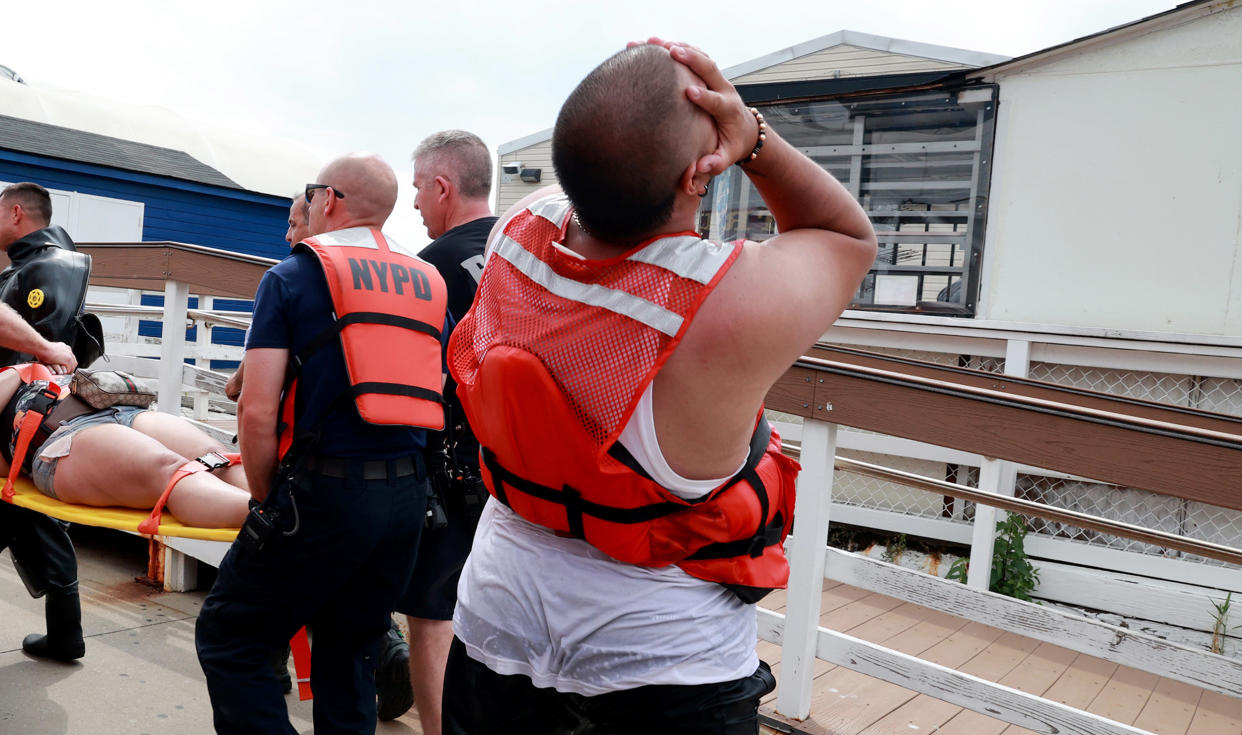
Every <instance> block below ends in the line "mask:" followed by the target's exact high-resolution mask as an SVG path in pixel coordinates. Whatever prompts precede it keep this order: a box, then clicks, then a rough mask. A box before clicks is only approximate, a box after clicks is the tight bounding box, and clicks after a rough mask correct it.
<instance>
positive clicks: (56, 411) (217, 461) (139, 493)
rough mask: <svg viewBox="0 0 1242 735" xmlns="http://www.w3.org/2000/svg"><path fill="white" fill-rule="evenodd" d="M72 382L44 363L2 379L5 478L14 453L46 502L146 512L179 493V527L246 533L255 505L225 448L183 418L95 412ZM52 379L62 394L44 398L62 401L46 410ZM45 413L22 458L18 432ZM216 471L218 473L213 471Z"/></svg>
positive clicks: (174, 500)
mask: <svg viewBox="0 0 1242 735" xmlns="http://www.w3.org/2000/svg"><path fill="white" fill-rule="evenodd" d="M70 378H71V376H70V375H53V374H51V372H50V371H48V370H47V369H46V368H45V367H44V366H42V365H39V364H37V363H33V364H27V365H15V366H13V367H11V368H6V369H4V370H3V371H0V407H2V408H0V455H2V458H0V472H3V474H4V475H9V474H10V466H11V464H12V463H13V461H14V460H13V457H14V454H15V453H16V454H19V455H21V454H24V461H23V460H19V461H21V463H22V468H21V469H22V474H25V475H27V476H28V477H30V479H31V480H32V481H33V482H34V485H35V487H36V488H38V489H39V491H40V492H42V493H43V494H44V495H47V496H49V497H52V498H56V499H58V500H60V501H62V502H65V503H70V504H74V505H89V506H121V507H125V508H138V509H143V510H146V509H150V508H153V507H155V506H156V504H157V502H158V501H159V500H160V497H161V495H163V494H164V492H165V490H166V489H167V488H168V487H169V486H170V485H172V492H171V494H169V496H168V498H167V508H168V510H169V511H170V512H171V513H172V514H173V515H175V516H176V517H177V520H179V521H181V523H183V524H185V525H187V526H198V527H201V528H239V527H240V526H241V525H242V522H243V521H244V520H245V518H246V513H247V511H248V509H249V506H248V504H249V501H250V493H249V491H248V490H247V489H246V488H247V484H246V475H245V473H244V472H243V471H242V466H241V465H240V464H238V463H236V462H233V463H228V462H227V461H226V460H225V458H224V457H223V454H224V453H225V452H227V451H229V450H228V449H227V448H226V447H225V446H224V445H223V444H221V443H220V442H218V441H216V440H214V439H212V438H211V437H209V436H208V435H207V434H205V433H203V432H202V431H200V430H199V429H198V428H196V427H195V426H194V425H192V424H191V423H190V422H188V421H186V420H185V419H183V418H181V417H179V416H172V415H169V414H164V413H158V412H155V411H149V410H147V409H142V408H135V407H133V406H113V407H111V408H105V409H95V408H92V407H90V406H89V405H87V404H85V403H84V402H82V401H80V400H79V399H78V398H77V397H76V396H73V395H69V389H68V385H69V381H70ZM49 380H50V381H52V382H53V383H54V384H55V386H56V387H53V388H51V389H50V391H47V392H48V393H57V392H58V393H61V394H62V396H63V397H61V398H60V399H59V400H57V401H55V403H52V404H51V406H50V410H47V408H46V405H47V403H48V398H46V397H43V398H40V396H45V395H46V394H45V389H47V388H48V382H49ZM57 387H59V390H57ZM41 405H42V406H44V407H45V408H44V409H43V410H47V416H46V417H45V418H44V419H43V420H42V421H41V422H40V423H41V424H42V426H43V430H42V431H31V432H30V434H31V436H32V438H31V439H30V444H29V446H28V447H26V448H25V452H24V453H23V452H22V451H21V450H22V447H21V442H20V441H19V438H20V436H19V435H20V433H21V432H20V431H19V427H20V426H21V425H22V421H23V419H24V418H25V417H26V416H27V414H28V410H30V409H33V410H34V411H35V412H38V411H40V406H41ZM66 418H67V420H66ZM62 422H63V423H62ZM213 455H214V456H213ZM195 458H200V460H199V461H200V462H201V464H200V463H196V462H195V461H194V460H195ZM187 465H188V466H187ZM210 465H220V466H219V467H217V468H215V469H211V470H210V471H207V470H208V468H209V466H210ZM226 465H227V466H226ZM183 468H184V469H185V472H179V471H180V470H182V469H183ZM176 475H181V476H180V477H175V476H176ZM143 530H145V529H143Z"/></svg>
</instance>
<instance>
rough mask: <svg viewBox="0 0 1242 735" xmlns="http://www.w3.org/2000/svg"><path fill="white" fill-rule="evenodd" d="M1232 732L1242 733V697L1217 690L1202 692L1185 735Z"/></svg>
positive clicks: (1214, 734) (1221, 734)
mask: <svg viewBox="0 0 1242 735" xmlns="http://www.w3.org/2000/svg"><path fill="white" fill-rule="evenodd" d="M1234 733H1242V699H1238V698H1236V697H1230V696H1227V695H1224V694H1220V693H1218V692H1204V693H1203V696H1202V697H1200V699H1199V707H1198V709H1196V710H1195V716H1194V717H1193V718H1192V719H1191V720H1190V727H1189V728H1188V729H1187V730H1186V735H1226V734H1228V735H1234Z"/></svg>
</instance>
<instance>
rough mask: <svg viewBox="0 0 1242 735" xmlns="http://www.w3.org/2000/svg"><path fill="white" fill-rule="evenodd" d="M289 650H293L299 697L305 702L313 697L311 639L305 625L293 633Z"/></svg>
mask: <svg viewBox="0 0 1242 735" xmlns="http://www.w3.org/2000/svg"><path fill="white" fill-rule="evenodd" d="M289 650H291V651H292V652H293V673H294V674H295V675H296V676H297V678H298V699H299V700H301V701H303V702H305V701H306V700H308V699H313V698H314V695H313V694H311V683H310V668H311V651H310V639H309V638H307V636H306V628H305V627H303V628H302V629H301V630H299V631H298V632H297V633H294V634H293V639H292V640H290V641H289Z"/></svg>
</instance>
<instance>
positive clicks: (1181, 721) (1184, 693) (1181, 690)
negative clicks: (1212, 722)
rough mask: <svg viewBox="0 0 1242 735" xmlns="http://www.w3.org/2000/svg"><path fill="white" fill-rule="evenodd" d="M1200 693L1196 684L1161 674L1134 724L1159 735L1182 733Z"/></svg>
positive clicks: (1195, 707)
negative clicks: (1166, 677) (1164, 676)
mask: <svg viewBox="0 0 1242 735" xmlns="http://www.w3.org/2000/svg"><path fill="white" fill-rule="evenodd" d="M1203 694H1204V690H1202V689H1200V688H1199V687H1196V686H1191V685H1190V684H1185V683H1183V682H1180V681H1173V680H1172V679H1165V678H1163V677H1162V678H1161V679H1160V681H1159V682H1157V683H1156V688H1155V689H1154V690H1153V691H1152V693H1151V696H1150V697H1149V698H1148V699H1147V705H1146V706H1145V707H1143V711H1142V712H1140V713H1139V716H1138V719H1136V720H1135V721H1134V726H1135V727H1141V728H1143V729H1144V730H1150V731H1152V732H1155V733H1160V735H1185V733H1186V730H1187V729H1188V728H1189V727H1190V721H1191V720H1193V719H1194V716H1195V710H1196V709H1197V708H1198V707H1199V700H1200V699H1201V698H1202V697H1203Z"/></svg>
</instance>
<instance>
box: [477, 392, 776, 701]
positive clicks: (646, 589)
mask: <svg viewBox="0 0 1242 735" xmlns="http://www.w3.org/2000/svg"><path fill="white" fill-rule="evenodd" d="M651 390H652V389H651V386H650V385H648V386H647V389H646V390H645V391H644V392H643V396H642V398H641V399H640V401H639V404H638V407H637V408H636V409H635V411H634V415H633V416H631V417H630V420H629V423H627V424H626V426H625V428H624V429H623V430H622V433H621V437H620V439H619V441H620V442H621V444H622V446H624V447H625V448H626V449H627V450H629V452H630V454H631V455H633V456H634V459H635V460H636V461H637V462H638V463H639V465H641V466H642V468H643V469H644V470H646V471H647V473H648V474H649V475H651V477H652V478H653V479H655V480H656V482H658V483H659V484H661V485H663V486H664V487H665V488H667V489H668V490H669V491H670V492H672V493H674V494H675V495H677V496H679V497H682V498H687V499H691V498H696V497H700V496H702V495H705V494H707V493H708V492H711V491H712V490H713V489H715V488H716V487H718V486H720V485H721V484H722V483H723V482H724V481H725V480H727V479H728V478H727V477H725V478H720V479H717V480H687V479H685V478H683V477H681V476H680V475H678V474H677V473H675V472H673V470H672V469H671V468H670V467H669V466H668V462H667V461H666V460H665V458H664V454H663V452H661V451H660V445H659V441H658V440H657V438H656V433H655V420H654V417H653V416H652V401H651ZM742 464H745V458H743V459H742ZM738 469H741V465H739V467H738ZM457 594H458V599H457V610H456V612H455V614H454V616H453V632H454V633H455V634H456V635H457V637H458V638H460V639H461V641H462V642H463V643H464V644H465V646H466V650H467V651H468V652H469V654H470V657H471V658H473V659H475V660H476V661H481V662H482V663H484V664H486V665H487V667H488V668H490V669H491V670H493V671H495V672H497V673H500V674H522V675H524V676H529V677H530V678H531V681H533V682H534V684H535V686H537V687H552V688H554V689H556V690H557V691H561V692H573V693H576V694H583V695H586V696H594V695H597V694H604V693H606V692H611V691H620V690H623V689H633V688H635V687H640V686H645V685H648V684H707V683H712V682H720V681H729V680H732V679H738V678H741V677H743V676H748V675H750V674H751V673H752V672H753V671H754V670H755V667H757V666H758V665H759V658H758V656H757V655H756V654H755V642H756V639H757V630H756V622H755V621H756V618H755V610H754V606H752V605H747V604H744V603H743V602H741V601H740V600H738V599H737V597H736V596H734V595H733V593H731V592H729V591H728V590H726V589H725V588H724V587H722V586H720V585H719V584H716V583H714V582H708V581H705V580H702V579H698V578H696V577H692V576H690V575H689V574H686V573H685V572H683V571H682V570H681V569H680V568H679V567H676V566H668V567H662V568H655V567H641V566H635V565H633V564H624V563H622V562H619V561H616V560H614V559H612V558H610V557H608V556H606V555H605V554H603V553H602V552H600V551H599V550H597V549H596V548H595V547H593V546H591V545H590V544H588V543H586V542H585V541H582V540H579V539H572V538H562V537H560V536H557V535H556V534H554V533H552V532H551V531H550V530H548V529H546V528H543V527H542V526H536V525H534V524H532V523H530V522H528V521H526V520H525V519H523V518H522V517H521V516H519V515H517V514H516V513H514V512H513V511H511V510H510V509H509V508H508V507H506V506H504V505H503V504H501V503H498V502H496V501H495V499H490V500H489V501H488V503H487V506H486V507H485V508H484V510H483V517H482V518H481V519H480V521H479V528H478V530H477V531H476V532H475V537H474V548H473V549H472V551H471V552H470V556H469V558H467V560H466V566H465V568H464V569H463V570H462V574H461V581H460V582H459V584H458V589H457Z"/></svg>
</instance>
